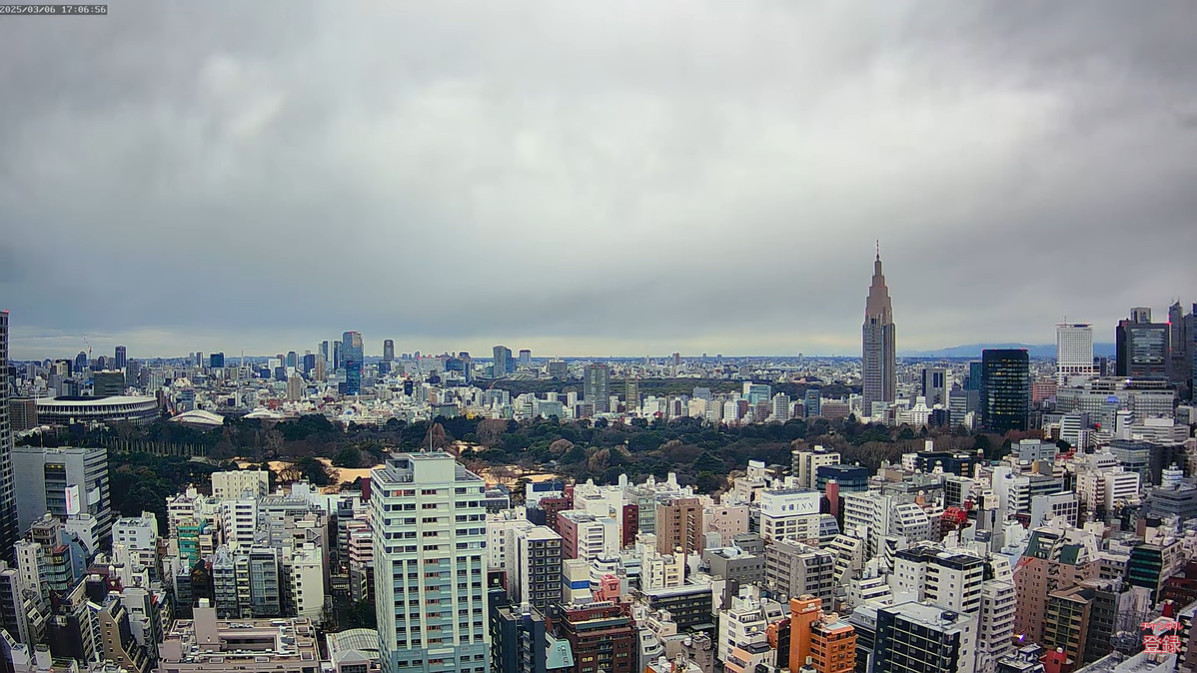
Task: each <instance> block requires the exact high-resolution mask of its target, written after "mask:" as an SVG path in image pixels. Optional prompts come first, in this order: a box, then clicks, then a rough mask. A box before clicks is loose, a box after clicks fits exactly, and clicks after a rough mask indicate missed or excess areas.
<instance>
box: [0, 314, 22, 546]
mask: <svg viewBox="0 0 1197 673" xmlns="http://www.w3.org/2000/svg"><path fill="white" fill-rule="evenodd" d="M0 371H8V311H0ZM8 396H9V391H8V381H0V558H4V559H6V560H8V561H9V562H12V561H13V545H14V544H16V542H17V538H18V537H19V536H20V529H19V528H18V527H17V496H16V492H15V490H14V486H13V471H12V451H13V441H12V428H11V427H9V424H8Z"/></svg>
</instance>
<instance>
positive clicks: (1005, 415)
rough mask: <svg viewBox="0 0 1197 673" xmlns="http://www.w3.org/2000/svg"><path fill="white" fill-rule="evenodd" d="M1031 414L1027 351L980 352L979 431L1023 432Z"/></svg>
mask: <svg viewBox="0 0 1197 673" xmlns="http://www.w3.org/2000/svg"><path fill="white" fill-rule="evenodd" d="M1030 413H1031V360H1030V357H1029V356H1028V355H1027V351H1026V349H1021V348H1012V349H1006V348H999V349H990V350H984V351H981V427H983V428H985V429H986V430H988V431H989V432H996V433H999V434H1005V433H1007V432H1009V431H1011V430H1026V429H1027V422H1028V420H1029V418H1028V417H1029V416H1030Z"/></svg>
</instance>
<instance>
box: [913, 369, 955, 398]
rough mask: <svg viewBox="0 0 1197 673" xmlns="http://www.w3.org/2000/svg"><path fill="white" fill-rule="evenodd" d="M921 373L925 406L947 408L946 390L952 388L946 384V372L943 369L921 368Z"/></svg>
mask: <svg viewBox="0 0 1197 673" xmlns="http://www.w3.org/2000/svg"><path fill="white" fill-rule="evenodd" d="M921 373H922V376H921V378H922V384H923V385H922V392H923V397H924V398H926V400H927V406H929V407H933V406H935V405H937V404H939V405H942V406H945V407H946V406H948V390H949V389H950V388H951V387H952V386H951V385H950V384H949V383H948V370H947V369H944V368H943V367H923V369H922V372H921Z"/></svg>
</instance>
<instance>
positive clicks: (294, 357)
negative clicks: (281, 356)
mask: <svg viewBox="0 0 1197 673" xmlns="http://www.w3.org/2000/svg"><path fill="white" fill-rule="evenodd" d="M287 366H288V367H290V368H291V369H299V354H298V353H296V352H295V351H287Z"/></svg>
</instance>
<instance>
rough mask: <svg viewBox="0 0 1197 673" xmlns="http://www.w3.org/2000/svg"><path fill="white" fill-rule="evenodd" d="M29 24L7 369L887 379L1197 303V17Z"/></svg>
mask: <svg viewBox="0 0 1197 673" xmlns="http://www.w3.org/2000/svg"><path fill="white" fill-rule="evenodd" d="M398 4H399V5H401V6H395V4H393V3H386V4H383V3H379V4H373V3H362V2H336V3H328V2H325V3H320V4H309V3H305V2H295V1H288V2H281V3H270V2H253V3H246V2H236V3H233V2H228V3H224V2H203V3H196V2H189V3H181V2H166V1H161V0H159V1H156V2H113V3H112V4H111V5H110V15H109V16H107V17H99V18H62V17H0V234H2V237H0V308H8V309H9V310H10V311H11V318H10V319H11V324H12V337H11V342H12V356H13V357H15V358H18V359H20V358H34V357H47V356H58V355H70V354H73V353H76V352H78V351H79V350H81V349H82V348H83V339H84V338H85V337H86V338H87V339H88V341H89V342H90V343H91V345H92V346H93V348H94V349H95V354H104V353H108V354H110V353H111V349H112V346H113V345H115V344H117V343H124V344H127V345H128V347H129V355H130V357H145V356H155V355H178V354H186V353H187V352H189V351H195V350H200V351H204V352H210V351H214V350H223V351H225V352H227V353H230V354H232V353H238V352H240V351H242V350H244V351H246V352H247V353H259V354H264V353H276V352H285V351H287V350H292V349H294V350H297V351H299V352H301V353H302V352H303V350H305V349H314V348H315V343H316V342H317V341H318V340H320V339H328V338H333V337H335V336H337V335H339V334H340V333H341V332H342V331H344V330H348V329H356V330H358V331H361V332H362V333H363V335H364V337H365V344H366V352H367V354H378V353H381V350H382V339H384V338H387V337H390V338H394V339H395V341H396V348H397V349H398V350H400V351H405V352H410V351H413V350H421V351H424V352H440V351H443V350H449V349H452V350H470V351H473V352H474V353H475V354H479V355H485V354H489V351H490V346H491V345H493V344H495V343H503V344H506V345H507V346H509V347H511V348H513V349H518V348H523V347H529V348H532V349H533V354H534V355H643V354H667V353H672V352H673V351H681V352H682V353H684V354H699V353H702V352H708V353H711V354H714V353H716V352H720V353H724V354H794V353H798V352H804V353H807V354H830V353H843V354H859V352H860V327H861V321H862V318H863V311H864V301H865V295H866V293H867V289H868V284H869V276H870V274H871V272H872V259H873V247H874V240H875V239H878V238H879V239H881V252H882V258H883V260H884V262H885V270H886V276H887V278H888V281H889V286H890V291H891V294H892V295H893V305H894V316H895V321H896V323H897V334H898V348H899V350H908V349H925V348H936V347H943V346H951V345H957V344H964V343H976V342H985V341H1023V342H1028V343H1051V342H1054V338H1055V337H1054V327H1053V325H1054V323H1056V322H1058V321H1059V320H1060V319H1061V318H1062V317H1063V316H1065V315H1067V317H1068V319H1069V320H1075V321H1089V322H1093V323H1094V324H1095V340H1097V341H1111V340H1112V339H1113V325H1114V323H1115V321H1117V320H1118V319H1119V318H1120V317H1123V316H1124V315H1125V314H1126V313H1127V312H1128V309H1129V307H1131V306H1136V305H1146V306H1152V307H1153V308H1154V309H1155V311H1156V312H1157V314H1162V313H1163V312H1164V311H1165V309H1166V306H1167V305H1168V304H1169V303H1171V301H1173V300H1174V299H1176V298H1179V299H1180V300H1181V301H1182V302H1184V303H1185V305H1186V306H1189V305H1191V304H1192V302H1194V301H1197V266H1195V260H1197V187H1195V185H1197V84H1195V81H1197V71H1195V70H1194V63H1197V4H1194V3H1191V2H1175V3H1169V2H1159V3H1151V5H1150V6H1149V7H1145V6H1144V5H1142V4H1136V3H1127V2H1123V1H1118V2H1103V3H1007V2H995V3H980V2H978V3H973V2H968V3H962V2H947V1H945V2H860V3H853V2H839V1H837V2H827V3H811V2H790V1H782V0H778V1H775V2H712V3H695V2H689V1H687V2H671V1H665V0H658V1H655V2H647V3H644V2H607V1H604V2H593V3H579V2H560V1H559V0H552V1H545V2H527V3H520V2H502V3H495V2H478V3H456V2H424V3H418V10H417V9H416V8H417V4H416V3H398Z"/></svg>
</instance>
